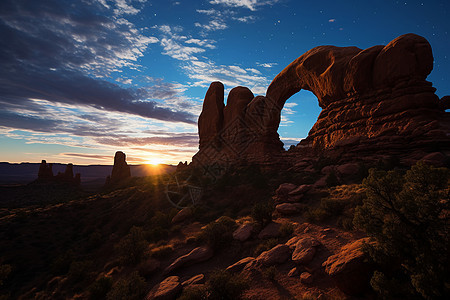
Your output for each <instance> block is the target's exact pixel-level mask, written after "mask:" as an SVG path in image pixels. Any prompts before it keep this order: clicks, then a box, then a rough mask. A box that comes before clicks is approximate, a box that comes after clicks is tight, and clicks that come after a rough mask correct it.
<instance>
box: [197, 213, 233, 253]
mask: <svg viewBox="0 0 450 300" xmlns="http://www.w3.org/2000/svg"><path fill="white" fill-rule="evenodd" d="M236 227H237V225H236V222H235V221H234V220H233V219H231V218H229V217H225V216H222V217H220V218H219V219H217V220H216V221H213V222H211V223H209V224H208V225H206V227H205V228H204V229H203V230H202V232H201V233H200V236H199V239H200V240H202V241H204V242H206V243H207V244H208V245H209V246H211V247H212V248H213V249H219V248H221V247H223V246H225V245H227V244H228V243H229V242H231V241H232V239H233V236H232V234H233V231H234V230H235V229H236Z"/></svg>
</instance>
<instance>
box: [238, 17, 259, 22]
mask: <svg viewBox="0 0 450 300" xmlns="http://www.w3.org/2000/svg"><path fill="white" fill-rule="evenodd" d="M233 20H236V21H239V22H242V23H252V22H254V21H255V20H256V17H255V16H245V17H233Z"/></svg>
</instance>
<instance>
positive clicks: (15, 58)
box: [0, 0, 195, 123]
mask: <svg viewBox="0 0 450 300" xmlns="http://www.w3.org/2000/svg"><path fill="white" fill-rule="evenodd" d="M139 2H142V1H139ZM69 3H73V1H69V2H68V3H65V2H64V1H55V0H47V1H25V0H22V1H21V0H4V1H2V3H1V4H0V11H1V13H0V35H1V36H2V37H3V38H2V39H1V40H0V63H1V65H2V68H1V69H0V81H1V83H2V84H1V85H0V103H1V105H2V107H4V108H9V109H10V110H12V111H16V112H17V111H20V109H24V107H27V105H29V104H30V101H29V99H30V98H31V99H44V100H47V101H50V102H53V103H55V104H56V103H66V104H70V105H84V106H90V107H95V108H100V109H103V110H107V111H116V112H122V113H128V114H135V115H139V116H142V117H146V118H154V119H158V120H165V121H172V122H186V123H194V122H195V121H194V119H195V117H194V116H193V115H191V114H190V113H186V112H184V111H176V110H174V109H168V108H163V107H161V106H160V105H159V104H158V102H157V101H155V100H157V99H161V98H158V97H161V96H163V97H165V98H167V97H168V95H171V96H175V95H176V91H174V90H173V89H171V88H170V86H167V85H166V86H153V87H152V86H150V87H144V88H123V87H121V86H119V85H118V84H115V83H112V82H109V81H107V80H106V76H108V75H109V74H110V73H111V72H114V71H118V70H120V69H121V68H124V67H130V68H139V65H137V64H136V61H137V59H138V58H139V57H141V56H142V55H143V53H144V51H146V49H147V47H148V45H149V44H151V43H155V42H158V41H159V40H158V39H157V38H155V37H148V36H145V35H143V34H142V33H140V31H139V30H137V29H136V28H135V27H134V25H133V24H132V23H130V22H129V21H127V20H125V19H123V18H120V17H114V16H111V15H110V16H108V14H107V13H108V12H107V11H104V10H105V8H107V7H108V4H107V3H106V2H105V1H100V2H92V3H90V4H89V5H86V4H85V3H84V4H83V3H75V4H74V5H68V4H69ZM108 3H110V2H108ZM114 3H115V5H119V6H120V5H122V4H123V3H125V2H123V1H116V2H114ZM76 4H78V5H76ZM105 5H106V6H105ZM111 5H112V4H111ZM122 8H124V9H125V6H124V5H122ZM98 12H102V13H103V14H99V13H98ZM103 78H105V79H103ZM125 83H129V82H125ZM56 118H57V116H56ZM22 121H23V120H22ZM29 121H30V122H32V121H33V120H29ZM34 121H35V122H37V121H36V120H34Z"/></svg>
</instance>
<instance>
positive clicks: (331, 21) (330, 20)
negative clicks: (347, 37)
mask: <svg viewBox="0 0 450 300" xmlns="http://www.w3.org/2000/svg"><path fill="white" fill-rule="evenodd" d="M328 22H330V23H334V22H336V19H329V20H328Z"/></svg>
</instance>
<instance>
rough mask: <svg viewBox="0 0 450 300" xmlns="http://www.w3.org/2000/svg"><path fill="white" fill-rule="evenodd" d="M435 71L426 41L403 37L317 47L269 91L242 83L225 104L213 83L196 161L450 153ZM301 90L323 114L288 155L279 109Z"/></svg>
mask: <svg viewBox="0 0 450 300" xmlns="http://www.w3.org/2000/svg"><path fill="white" fill-rule="evenodd" d="M432 68H433V54H432V49H431V46H430V44H429V43H428V41H427V40H426V39H424V38H423V37H420V36H418V35H415V34H405V35H402V36H400V37H398V38H396V39H394V40H393V41H391V42H390V43H389V44H388V45H386V46H374V47H371V48H368V49H365V50H361V49H359V48H357V47H335V46H319V47H316V48H313V49H311V50H309V51H308V52H306V53H305V54H303V55H302V56H300V57H299V58H297V59H296V60H295V61H293V62H292V63H291V64H290V65H289V66H287V67H286V68H285V69H284V70H283V71H282V72H281V73H280V74H278V75H277V76H276V77H275V79H274V80H273V81H272V83H271V84H270V86H269V87H268V89H267V92H266V95H265V96H256V97H253V94H252V92H251V91H250V90H249V89H247V88H245V87H236V88H234V89H232V90H231V91H230V93H229V95H228V99H227V105H226V106H225V105H224V86H223V84H221V83H220V82H213V83H212V84H211V86H210V87H209V89H208V91H207V93H206V96H205V100H204V103H203V110H202V113H201V115H200V117H199V121H198V126H199V137H200V146H199V151H198V153H197V154H196V155H195V156H194V157H193V164H194V165H200V166H212V165H222V166H223V165H233V164H239V165H245V164H253V163H259V164H261V165H263V166H264V165H267V166H272V167H273V166H277V167H283V166H285V167H290V166H293V165H295V164H296V162H297V161H298V162H300V161H301V160H305V158H306V161H307V157H317V155H318V154H321V155H326V156H328V157H331V158H333V159H334V160H335V161H336V162H339V164H343V163H346V162H349V161H352V160H354V158H360V159H362V160H368V161H375V160H378V159H380V158H383V157H386V156H397V157H399V158H400V159H402V161H403V162H406V163H414V162H416V161H417V160H420V159H421V158H422V157H424V156H425V155H426V154H428V153H431V152H441V153H443V155H445V156H446V157H448V156H449V153H450V143H449V141H450V137H449V136H448V132H449V128H450V121H449V119H450V118H449V117H448V115H449V113H448V112H445V109H446V108H448V107H449V102H450V101H449V98H448V97H443V98H442V99H441V100H440V99H439V98H438V97H437V96H436V94H435V93H434V92H435V88H434V87H432V84H431V83H430V82H427V81H426V77H427V76H428V74H430V72H431V71H432ZM301 89H305V90H309V91H311V92H313V93H314V95H316V97H317V100H318V103H319V106H320V107H321V108H322V112H321V113H320V115H319V117H318V120H317V122H316V123H315V124H314V126H313V127H312V129H311V131H310V132H309V135H308V137H307V138H306V139H304V140H302V141H301V142H300V143H299V144H298V145H297V146H296V147H295V148H293V149H292V150H291V151H289V152H286V151H284V149H283V144H282V142H281V141H280V139H279V136H278V133H277V130H278V126H279V124H280V113H281V110H282V108H283V106H284V104H285V102H286V101H287V100H288V99H289V98H290V97H291V96H292V95H293V94H295V93H297V92H299V91H300V90H301ZM303 163H304V161H303ZM343 171H353V170H347V169H345V170H343Z"/></svg>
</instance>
